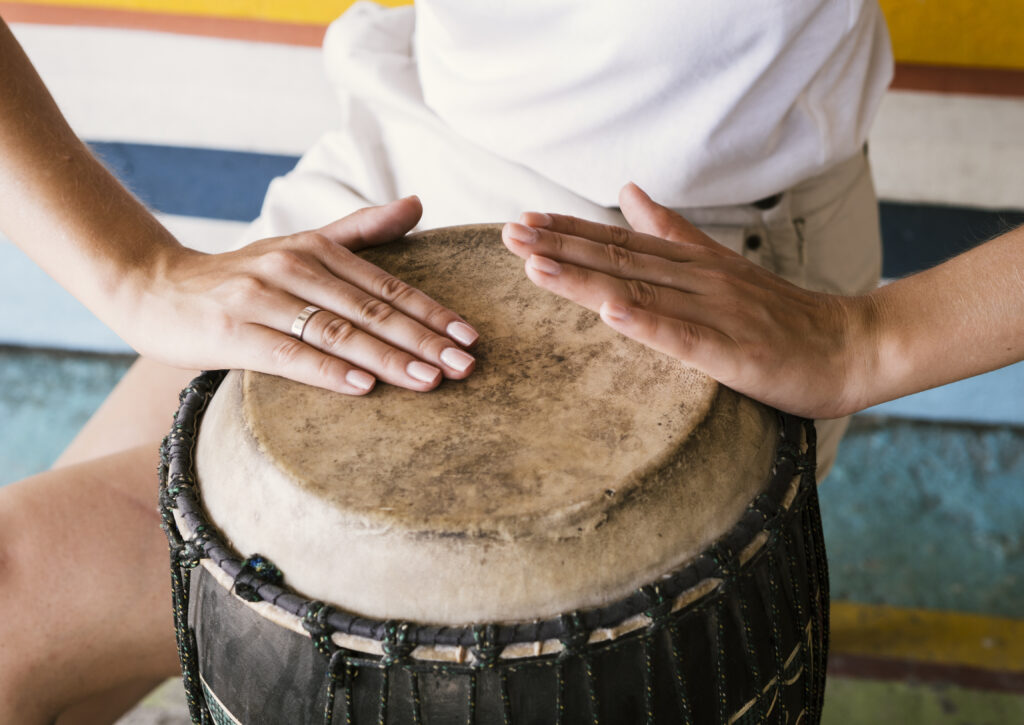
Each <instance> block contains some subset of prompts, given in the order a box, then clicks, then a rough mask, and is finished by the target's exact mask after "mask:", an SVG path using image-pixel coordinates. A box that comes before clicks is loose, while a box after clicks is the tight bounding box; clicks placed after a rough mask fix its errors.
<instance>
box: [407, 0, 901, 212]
mask: <svg viewBox="0 0 1024 725" xmlns="http://www.w3.org/2000/svg"><path fill="white" fill-rule="evenodd" d="M414 50H415V56H416V61H417V64H418V68H419V77H420V81H421V83H422V87H423V94H424V99H425V101H426V104H427V105H428V106H429V107H430V108H431V109H432V110H433V111H434V112H435V113H436V114H438V116H440V118H441V119H442V120H443V121H444V122H445V123H446V124H448V125H449V126H450V127H452V129H453V130H455V131H456V132H457V133H459V134H461V135H463V136H465V137H466V138H467V139H469V140H471V141H473V142H475V143H476V144H479V145H480V146H482V147H484V148H485V149H487V150H489V151H491V152H493V153H495V154H497V155H499V156H501V157H503V158H506V159H508V160H511V161H513V162H516V163H519V164H522V165H524V166H525V167H527V168H529V169H532V170H534V171H537V172H538V173H540V174H542V175H543V176H545V177H547V178H549V179H551V180H552V181H554V182H556V183H558V184H561V185H563V186H565V187H566V188H568V189H570V190H572V191H573V192H575V193H577V194H579V195H581V196H583V197H584V198H587V199H589V200H591V201H593V202H595V203H597V204H600V205H603V206H614V205H615V204H616V203H617V196H618V191H619V189H620V187H621V186H622V185H623V184H624V183H625V182H627V181H634V182H636V183H638V184H639V185H640V186H641V187H643V188H644V189H646V190H647V191H648V192H649V193H650V194H651V195H652V196H654V198H656V199H658V200H659V201H661V202H662V203H664V204H668V205H670V206H673V207H696V206H716V205H723V204H738V203H747V202H750V201H754V200H757V199H761V198H764V197H767V196H770V195H772V194H775V193H776V192H779V191H781V190H783V189H785V188H787V187H789V186H792V185H793V184H795V183H797V182H799V181H801V180H803V179H806V178H809V177H811V176H814V175H816V174H818V173H820V172H821V171H823V170H825V169H826V168H828V167H829V166H831V165H833V164H834V163H836V162H839V161H842V160H844V159H847V158H849V157H850V156H852V155H853V154H854V153H856V152H857V151H858V150H859V149H860V148H861V146H862V145H863V144H864V142H865V140H866V138H867V134H868V128H869V126H870V123H871V120H872V118H873V116H874V114H875V111H876V109H877V107H878V103H879V101H880V99H881V96H882V93H883V92H884V90H885V88H886V87H887V86H888V84H889V81H890V80H891V76H892V54H891V51H890V47H889V38H888V32H887V30H886V27H885V21H884V19H883V17H882V14H881V11H880V10H879V7H878V5H877V3H876V1H875V0H661V1H660V2H659V1H657V0H616V1H615V2H609V1H607V0H597V1H595V0H416V29H415V34H414Z"/></svg>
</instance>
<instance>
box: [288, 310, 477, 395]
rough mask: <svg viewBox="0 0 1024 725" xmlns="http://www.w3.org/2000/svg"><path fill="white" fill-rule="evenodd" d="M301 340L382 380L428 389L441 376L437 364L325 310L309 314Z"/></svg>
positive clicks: (412, 387) (437, 381) (440, 378)
mask: <svg viewBox="0 0 1024 725" xmlns="http://www.w3.org/2000/svg"><path fill="white" fill-rule="evenodd" d="M301 341H302V342H303V343H304V344H306V345H307V346H310V347H314V348H316V349H317V350H319V351H321V352H324V353H327V354H328V355H333V356H334V357H337V358H339V359H342V360H345V361H347V362H349V363H351V364H352V365H355V366H356V367H358V368H360V369H362V370H366V371H367V372H368V373H371V374H372V375H374V376H376V377H377V378H378V379H380V380H383V381H384V382H387V383H391V384H392V385H398V386H400V387H403V388H408V389H410V390H419V391H424V390H431V389H433V388H435V387H437V385H438V384H439V383H440V382H441V380H442V378H443V376H442V372H441V369H440V368H439V367H437V366H436V365H431V364H430V363H428V362H424V361H423V360H421V359H419V358H418V357H416V356H415V355H411V354H409V353H408V352H406V351H405V350H402V349H400V348H398V347H395V346H394V345H390V344H388V343H387V342H385V341H383V340H381V339H379V338H377V337H375V336H374V335H371V334H369V333H367V332H366V331H364V330H361V329H360V328H359V327H357V326H356V325H354V324H353V323H352V322H350V321H349V320H347V319H345V318H344V317H339V316H338V315H336V314H334V313H333V312H329V311H327V310H322V311H320V312H317V313H316V314H315V315H313V316H312V317H310V318H309V320H308V322H307V323H306V327H305V329H304V330H303V332H302V340H301ZM463 354H465V353H463ZM470 367H471V366H470Z"/></svg>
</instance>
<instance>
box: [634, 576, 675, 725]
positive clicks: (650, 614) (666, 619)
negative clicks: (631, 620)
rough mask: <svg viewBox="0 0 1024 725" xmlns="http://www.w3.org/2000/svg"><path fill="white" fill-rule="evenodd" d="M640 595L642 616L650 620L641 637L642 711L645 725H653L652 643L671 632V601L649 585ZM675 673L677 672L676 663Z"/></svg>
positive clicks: (653, 586) (641, 590)
mask: <svg viewBox="0 0 1024 725" xmlns="http://www.w3.org/2000/svg"><path fill="white" fill-rule="evenodd" d="M640 594H642V595H643V597H644V598H645V599H646V600H647V606H646V607H645V608H644V616H645V617H647V618H648V619H650V620H651V623H650V624H649V625H648V627H647V632H646V634H645V635H644V637H643V648H644V709H645V711H646V713H647V725H654V722H655V716H654V677H655V673H654V643H655V641H656V640H657V638H658V637H659V636H661V634H662V633H663V632H666V631H667V632H668V633H669V638H670V639H671V636H672V634H671V632H672V622H671V618H672V605H673V603H674V602H673V600H672V598H670V597H666V596H665V595H664V594H663V593H662V591H661V587H660V586H659V585H657V584H650V585H648V586H645V587H641V588H640ZM676 665H677V672H678V663H676Z"/></svg>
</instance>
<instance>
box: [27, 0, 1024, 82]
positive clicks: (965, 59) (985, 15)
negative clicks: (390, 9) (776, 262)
mask: <svg viewBox="0 0 1024 725" xmlns="http://www.w3.org/2000/svg"><path fill="white" fill-rule="evenodd" d="M19 1H20V2H22V3H24V4H30V5H55V6H64V7H75V8H98V9H104V10H130V11H136V12H154V13H173V14H178V15H198V16H205V17H210V16H213V17H221V18H243V19H247V20H270V21H279V22H289V23H305V24H318V25H327V24H328V23H330V22H331V21H332V20H334V19H335V18H336V17H338V16H339V15H341V13H343V12H344V11H345V10H346V9H348V7H349V6H350V5H352V3H353V2H354V0H19ZM375 1H376V2H378V3H379V4H381V5H387V6H396V5H410V4H412V0H375ZM620 1H622V0H620ZM467 2H472V0H467ZM880 2H881V5H882V10H883V11H884V12H885V17H886V20H888V22H889V30H890V33H891V34H892V40H893V48H894V50H895V52H896V60H898V61H900V62H902V63H924V64H933V65H947V66H964V67H970V68H974V67H989V68H1015V69H1024V40H1022V38H1024V0H880Z"/></svg>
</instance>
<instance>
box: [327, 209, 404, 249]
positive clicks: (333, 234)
mask: <svg viewBox="0 0 1024 725" xmlns="http://www.w3.org/2000/svg"><path fill="white" fill-rule="evenodd" d="M422 215H423V205H422V204H421V203H420V200H419V197H417V196H407V197H405V198H404V199H398V200H396V201H393V202H391V203H389V204H383V205H381V206H368V207H366V208H364V209H360V210H359V211H356V212H354V213H352V214H349V215H348V216H346V217H343V218H341V219H338V220H337V221H333V222H331V223H330V224H327V225H325V226H322V227H320V229H317V230H316V232H315V233H317V234H321V235H323V236H324V237H326V238H327V239H329V240H331V241H332V242H334V243H336V244H341V245H343V246H345V247H347V248H349V249H353V250H358V249H364V248H365V247H372V246H375V245H378V244H384V243H386V242H391V241H394V240H395V239H398V238H400V237H402V236H404V235H405V234H407V233H408V232H409V231H410V230H411V229H412V228H413V227H414V226H416V223H417V222H418V221H419V220H420V217H421V216H422Z"/></svg>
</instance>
